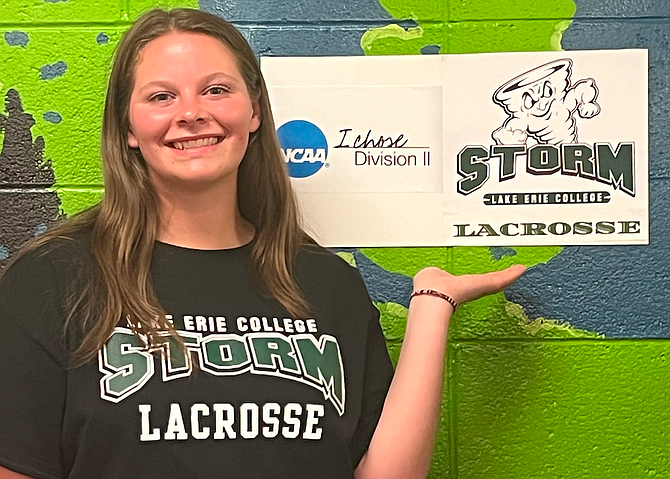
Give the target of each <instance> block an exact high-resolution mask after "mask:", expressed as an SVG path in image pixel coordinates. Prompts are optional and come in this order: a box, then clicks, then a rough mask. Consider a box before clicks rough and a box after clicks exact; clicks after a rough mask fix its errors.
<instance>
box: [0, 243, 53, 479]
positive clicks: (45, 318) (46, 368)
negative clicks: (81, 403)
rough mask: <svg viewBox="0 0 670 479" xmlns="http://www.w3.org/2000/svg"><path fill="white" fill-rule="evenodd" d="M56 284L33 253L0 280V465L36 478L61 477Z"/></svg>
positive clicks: (45, 262)
mask: <svg viewBox="0 0 670 479" xmlns="http://www.w3.org/2000/svg"><path fill="white" fill-rule="evenodd" d="M60 289H61V288H60V287H59V284H58V280H57V277H56V275H55V271H54V268H53V267H52V265H51V263H50V261H49V260H48V259H47V258H45V257H43V256H42V255H39V254H37V253H29V254H28V255H26V256H24V257H23V258H21V259H20V260H19V261H17V262H16V263H15V264H14V265H13V266H11V267H10V268H9V269H8V270H7V271H6V273H5V275H4V276H3V277H2V278H1V279H0V329H1V333H0V384H1V385H2V387H0V465H2V466H3V467H6V468H8V469H10V470H13V471H16V472H19V473H21V474H25V475H28V476H31V477H35V478H37V479H57V478H60V477H61V465H60V463H61V460H60V437H61V425H62V418H63V411H64V407H65V396H66V370H65V366H64V361H63V358H64V348H62V343H63V341H62V324H63V323H62V321H63V320H62V318H61V317H59V316H61V315H60V314H59V313H60V310H61V307H62V305H61V304H60V303H61V301H59V293H58V291H59V290H60Z"/></svg>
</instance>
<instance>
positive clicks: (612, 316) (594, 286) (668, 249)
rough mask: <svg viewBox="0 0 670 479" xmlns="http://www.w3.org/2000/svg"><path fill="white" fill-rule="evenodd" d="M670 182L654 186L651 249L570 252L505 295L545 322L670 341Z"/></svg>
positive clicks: (586, 248) (599, 248) (604, 248)
mask: <svg viewBox="0 0 670 479" xmlns="http://www.w3.org/2000/svg"><path fill="white" fill-rule="evenodd" d="M668 204H670V179H664V180H653V181H651V182H650V211H649V217H650V219H651V228H650V242H649V245H648V246H579V247H567V248H565V249H564V250H563V252H562V253H561V254H559V255H557V256H556V257H554V258H552V259H551V260H550V261H549V262H548V263H547V264H540V265H537V266H534V267H532V268H530V269H529V270H528V271H527V272H526V274H524V275H523V276H522V277H521V278H520V279H519V280H518V281H517V282H516V283H515V284H513V285H512V286H510V287H509V288H508V290H507V292H506V293H505V296H506V297H507V299H509V300H510V301H513V302H515V303H518V304H520V305H522V306H523V308H524V310H525V311H526V313H527V314H528V316H529V317H530V318H531V319H534V318H537V317H540V316H541V317H545V318H550V319H559V320H563V321H567V322H569V323H570V324H571V325H572V326H574V327H576V328H580V329H587V330H590V331H596V332H599V333H601V334H604V335H605V336H606V337H612V338H670V321H668V318H670V301H668V291H670V241H668V240H667V236H668V234H667V225H668V224H670V208H668Z"/></svg>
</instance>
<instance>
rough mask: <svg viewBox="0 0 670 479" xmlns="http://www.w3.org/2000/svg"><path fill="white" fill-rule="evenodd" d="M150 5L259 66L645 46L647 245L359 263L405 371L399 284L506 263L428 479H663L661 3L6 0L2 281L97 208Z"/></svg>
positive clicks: (471, 316) (669, 175)
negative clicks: (113, 110) (111, 77)
mask: <svg viewBox="0 0 670 479" xmlns="http://www.w3.org/2000/svg"><path fill="white" fill-rule="evenodd" d="M155 5H161V6H168V7H169V6H188V7H194V8H201V9H203V10H207V11H210V12H213V13H216V14H218V15H221V16H223V17H225V18H227V19H229V20H231V21H233V22H235V23H236V24H237V25H238V26H239V27H240V29H241V30H242V31H243V32H244V34H245V35H246V36H247V38H248V39H249V41H250V42H251V44H252V46H253V47H254V49H255V51H256V52H258V54H259V55H362V54H370V55H373V54H435V53H443V54H448V53H474V52H489V51H522V50H556V49H561V48H563V49H566V50H572V49H594V48H605V49H609V48H629V47H643V48H648V49H649V58H650V72H649V73H650V75H649V76H650V80H649V81H650V85H649V97H650V119H649V122H650V124H649V127H650V137H649V141H650V149H651V157H650V160H651V161H650V163H651V166H650V190H651V193H650V195H651V198H650V203H651V204H650V209H651V213H650V214H651V244H650V245H649V246H637V247H570V248H560V247H525V248H415V249H370V248H367V249H354V250H350V251H345V252H341V253H340V254H343V255H346V256H348V258H349V259H351V260H353V261H355V262H356V264H357V266H358V268H359V269H360V271H361V273H362V274H363V276H364V278H365V280H366V282H367V284H368V287H369V290H370V294H371V296H372V298H373V300H374V301H375V302H376V304H377V305H378V307H379V308H380V310H381V311H382V321H383V326H384V330H385V333H386V336H387V339H388V343H389V349H390V351H391V353H392V355H393V356H394V357H397V354H398V351H399V348H400V346H401V338H402V334H403V330H404V321H405V318H406V313H407V310H406V307H407V305H408V302H407V300H408V295H409V292H410V288H411V276H412V275H413V274H414V273H415V272H416V271H418V270H419V269H420V268H422V267H423V266H426V265H436V266H441V267H444V268H447V269H449V270H450V271H452V272H454V273H459V274H460V273H472V272H483V271H490V270H494V269H500V268H503V267H505V266H507V265H509V264H513V263H523V264H526V265H528V266H530V267H531V268H530V270H529V272H528V273H527V274H526V275H525V276H524V278H522V280H521V281H519V282H518V284H517V285H515V286H514V287H513V288H511V289H510V290H509V291H508V292H507V293H506V294H505V295H503V294H499V295H496V296H494V297H489V298H485V299H482V300H479V301H477V302H474V303H472V304H469V305H465V306H463V307H462V308H461V309H460V310H459V312H458V313H457V315H456V316H455V318H454V320H453V323H452V328H451V343H450V348H449V356H448V364H447V371H448V373H447V383H446V386H445V390H444V405H443V414H442V421H441V425H440V435H439V438H438V443H437V447H436V451H435V459H434V465H433V469H432V471H431V477H433V478H438V477H439V478H443V477H451V478H456V477H459V479H464V478H466V479H475V478H486V479H507V478H509V479H517V478H535V477H543V478H579V479H581V478H609V477H625V478H645V479H646V478H663V477H670V393H669V392H668V387H667V386H668V384H669V380H668V378H669V377H670V341H668V339H667V338H668V337H670V317H669V313H670V300H669V299H668V290H669V289H670V288H669V286H670V280H669V278H670V261H668V257H669V256H670V246H669V244H670V242H668V241H667V239H666V238H667V234H666V233H664V230H665V228H666V227H667V225H668V224H670V212H669V206H670V156H669V154H668V151H669V150H670V140H669V138H670V130H668V124H670V106H669V105H670V78H669V76H670V68H669V67H670V65H669V63H670V53H669V52H670V2H668V1H666V0H643V1H629V0H576V2H573V0H543V1H541V2H538V1H536V0H442V1H440V2H437V1H435V0H342V1H338V2H322V1H317V0H296V1H290V2H289V1H285V0H236V1H232V0H202V1H201V2H200V3H199V4H198V3H197V2H196V1H181V2H180V1H164V2H155V1H152V0H112V1H109V2H94V1H83V0H81V1H78V0H58V1H54V0H29V1H18V0H5V1H4V2H3V3H2V4H1V5H0V32H1V33H0V34H1V35H2V38H0V60H2V61H1V62H0V95H2V97H3V98H4V105H5V106H4V109H0V115H1V116H0V140H1V141H2V149H1V150H0V267H2V266H3V265H4V264H6V261H7V259H8V258H9V257H10V256H11V255H12V253H14V252H15V251H16V250H17V248H18V247H19V245H20V244H21V243H22V242H23V241H25V240H26V239H28V238H30V237H32V236H34V235H37V234H40V232H42V231H44V229H45V228H46V227H47V226H48V224H49V223H50V222H52V221H53V220H54V219H55V218H56V217H57V216H58V215H61V214H66V215H67V214H72V213H74V212H76V211H78V210H80V209H81V208H83V207H85V206H87V205H90V204H92V203H93V202H95V201H96V200H97V199H98V198H99V197H100V195H101V194H102V185H101V175H100V167H99V160H98V149H99V139H98V137H99V130H100V128H99V125H100V115H101V110H102V99H103V95H104V87H105V79H106V75H107V72H108V68H109V63H110V56H111V53H112V51H113V48H114V45H115V44H116V42H117V41H118V38H119V35H120V33H121V32H122V31H123V30H125V29H126V28H127V27H128V25H129V22H130V21H131V20H132V19H133V18H135V17H136V16H137V14H138V13H140V12H142V11H144V10H146V9H147V8H150V7H152V6H155Z"/></svg>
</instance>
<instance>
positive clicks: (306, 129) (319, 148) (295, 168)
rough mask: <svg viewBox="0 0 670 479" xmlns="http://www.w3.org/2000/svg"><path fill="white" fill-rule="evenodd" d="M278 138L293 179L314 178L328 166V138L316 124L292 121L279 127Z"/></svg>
mask: <svg viewBox="0 0 670 479" xmlns="http://www.w3.org/2000/svg"><path fill="white" fill-rule="evenodd" d="M277 137H278V138H279V145H280V146H281V149H282V151H283V152H284V158H285V159H286V166H287V167H288V174H289V176H291V177H292V178H306V177H308V176H312V175H313V174H314V173H316V172H317V171H319V170H320V169H321V168H322V167H323V165H325V164H326V156H327V155H328V143H327V142H326V136H325V135H324V134H323V132H322V131H321V130H320V129H319V127H318V126H316V125H315V124H314V123H310V122H309V121H305V120H291V121H289V122H287V123H284V124H283V125H282V126H280V127H279V129H278V130H277Z"/></svg>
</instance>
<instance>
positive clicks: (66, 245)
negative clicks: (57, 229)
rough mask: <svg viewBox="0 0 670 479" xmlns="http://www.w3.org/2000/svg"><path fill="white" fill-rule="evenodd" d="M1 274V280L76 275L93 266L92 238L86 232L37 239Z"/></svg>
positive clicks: (37, 279)
mask: <svg viewBox="0 0 670 479" xmlns="http://www.w3.org/2000/svg"><path fill="white" fill-rule="evenodd" d="M15 254H16V258H14V259H12V260H11V261H10V263H9V265H8V266H7V267H6V268H5V270H4V271H3V272H2V276H0V281H6V280H8V279H10V278H11V279H12V280H14V281H16V280H17V278H27V279H28V280H31V278H32V279H34V280H35V281H38V282H39V280H40V278H47V279H48V280H50V281H55V280H57V279H60V278H61V277H62V276H63V275H64V274H68V273H69V274H73V275H77V274H78V271H81V270H82V268H84V267H89V266H90V265H91V264H92V263H91V261H92V254H91V248H90V235H89V234H87V233H86V232H81V233H74V234H71V235H68V236H54V237H49V238H45V239H44V240H41V239H40V238H37V239H36V240H34V241H33V242H31V243H28V244H27V245H26V246H24V248H23V249H21V250H19V251H18V252H17V253H15Z"/></svg>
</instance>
